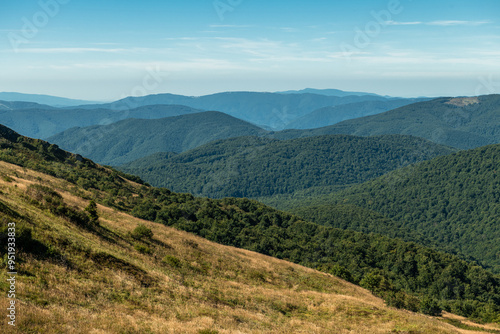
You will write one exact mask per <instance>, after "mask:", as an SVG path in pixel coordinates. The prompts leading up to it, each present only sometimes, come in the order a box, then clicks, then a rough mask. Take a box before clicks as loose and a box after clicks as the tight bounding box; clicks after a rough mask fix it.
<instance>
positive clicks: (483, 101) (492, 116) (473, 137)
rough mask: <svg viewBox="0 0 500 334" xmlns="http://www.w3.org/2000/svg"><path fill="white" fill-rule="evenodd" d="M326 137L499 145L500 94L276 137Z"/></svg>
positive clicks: (426, 105) (409, 108) (418, 106)
mask: <svg viewBox="0 0 500 334" xmlns="http://www.w3.org/2000/svg"><path fill="white" fill-rule="evenodd" d="M325 134H350V135H356V136H375V135H383V134H405V135H412V136H417V137H422V138H426V139H428V140H431V141H433V142H436V143H439V144H443V145H447V146H452V147H456V148H459V149H470V148H476V147H480V146H484V145H489V144H496V143H500V95H485V96H479V97H471V98H438V99H434V100H431V101H425V102H419V103H414V104H410V105H407V106H404V107H401V108H397V109H394V110H390V111H387V112H385V113H382V114H378V115H373V116H366V117H362V118H357V119H352V120H347V121H343V122H341V123H338V124H335V125H332V126H327V127H323V128H319V129H312V130H286V131H281V132H277V133H275V138H277V139H291V138H300V137H308V136H318V135H325Z"/></svg>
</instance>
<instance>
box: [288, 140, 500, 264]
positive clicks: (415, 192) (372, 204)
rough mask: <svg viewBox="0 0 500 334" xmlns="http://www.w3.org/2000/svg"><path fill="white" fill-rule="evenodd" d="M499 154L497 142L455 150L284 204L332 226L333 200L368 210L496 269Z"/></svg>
mask: <svg viewBox="0 0 500 334" xmlns="http://www.w3.org/2000/svg"><path fill="white" fill-rule="evenodd" d="M499 157H500V145H490V146H485V147H480V148H477V149H474V150H469V151H461V152H458V153H455V154H452V155H449V156H443V157H438V158H435V159H433V160H430V161H425V162H422V163H419V164H417V165H412V166H408V167H405V168H403V169H400V170H396V171H393V172H391V173H388V174H386V175H384V176H382V177H380V178H377V179H375V180H371V181H368V182H366V183H364V184H360V185H356V186H353V187H351V188H349V189H345V190H343V191H340V192H339V193H337V194H333V195H331V196H325V197H323V198H320V197H319V198H318V197H317V198H316V199H314V198H313V199H309V200H306V201H302V207H301V208H298V207H297V203H295V204H294V203H289V204H288V206H289V207H292V206H295V209H293V210H292V211H294V212H296V213H300V215H301V216H302V217H304V218H306V219H310V220H312V221H317V222H318V223H325V224H327V225H330V226H336V227H340V226H338V225H336V219H337V215H336V214H335V212H334V211H335V209H334V205H335V204H351V205H355V206H359V207H362V208H365V209H369V210H373V211H375V212H378V213H380V214H382V215H383V216H385V217H388V218H390V219H392V220H395V221H398V222H399V224H400V226H402V227H404V228H406V229H407V230H413V231H417V232H419V233H421V234H423V235H424V236H425V237H426V238H428V239H430V240H432V241H433V242H434V243H435V244H437V245H441V246H442V248H446V249H451V250H455V251H456V252H460V253H463V254H466V255H468V256H471V257H474V258H475V259H476V260H478V261H480V262H481V263H482V264H483V265H486V266H488V267H490V268H491V269H492V270H494V271H495V272H500V229H499V221H498V217H499V216H500V195H499V192H498V189H499V187H500V176H499V173H500V171H499V166H500V165H499ZM307 201H308V202H307ZM306 203H307V204H308V205H306ZM332 206H333V207H332ZM329 221H331V222H329ZM383 229H384V226H383V225H380V226H379V227H378V228H377V229H376V230H377V231H378V232H379V233H383V234H389V235H391V236H393V237H394V236H397V235H394V230H393V229H392V228H391V226H390V225H388V226H387V230H386V231H385V232H384V231H383ZM400 237H403V236H400Z"/></svg>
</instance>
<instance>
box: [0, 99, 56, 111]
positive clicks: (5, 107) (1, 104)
mask: <svg viewBox="0 0 500 334" xmlns="http://www.w3.org/2000/svg"><path fill="white" fill-rule="evenodd" d="M30 108H40V109H42V108H44V109H56V108H55V107H51V106H48V105H43V104H38V103H34V102H23V101H14V102H11V101H3V100H0V111H13V110H19V109H30Z"/></svg>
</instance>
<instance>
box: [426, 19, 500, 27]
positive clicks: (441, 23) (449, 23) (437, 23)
mask: <svg viewBox="0 0 500 334" xmlns="http://www.w3.org/2000/svg"><path fill="white" fill-rule="evenodd" d="M489 23H491V22H490V21H455V20H445V21H432V22H428V23H427V24H428V25H431V26H445V27H446V26H480V25H483V24H489Z"/></svg>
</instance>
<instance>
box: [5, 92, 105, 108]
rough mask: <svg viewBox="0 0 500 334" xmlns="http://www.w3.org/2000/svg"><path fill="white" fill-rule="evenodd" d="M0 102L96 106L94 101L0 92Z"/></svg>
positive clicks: (57, 105) (53, 105)
mask: <svg viewBox="0 0 500 334" xmlns="http://www.w3.org/2000/svg"><path fill="white" fill-rule="evenodd" d="M0 100H3V101H10V102H15V101H23V102H33V103H37V104H46V105H49V106H52V107H70V106H78V105H83V104H96V103H98V102H96V101H85V100H75V99H68V98H64V97H58V96H51V95H42V94H23V93H12V92H11V93H9V92H0Z"/></svg>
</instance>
